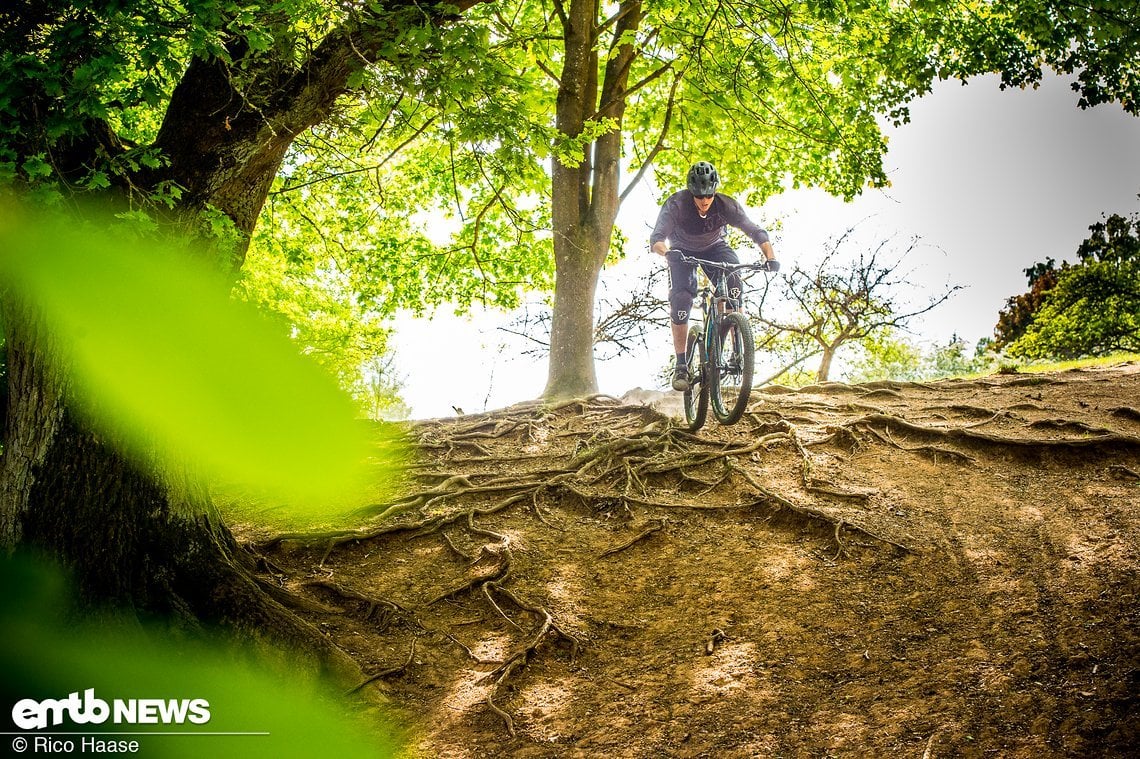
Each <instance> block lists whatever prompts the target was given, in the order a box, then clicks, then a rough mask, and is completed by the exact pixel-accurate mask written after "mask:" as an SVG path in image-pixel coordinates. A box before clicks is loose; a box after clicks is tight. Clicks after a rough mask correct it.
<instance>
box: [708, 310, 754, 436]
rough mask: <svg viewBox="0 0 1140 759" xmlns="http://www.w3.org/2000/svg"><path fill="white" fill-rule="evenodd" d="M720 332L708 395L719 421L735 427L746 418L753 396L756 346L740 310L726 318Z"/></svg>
mask: <svg viewBox="0 0 1140 759" xmlns="http://www.w3.org/2000/svg"><path fill="white" fill-rule="evenodd" d="M720 331H721V336H722V337H721V340H720V350H719V353H720V355H719V356H717V357H715V358H714V359H711V360H710V363H711V362H712V361H713V360H715V363H716V382H712V383H710V387H709V395H710V400H711V401H712V410H713V416H715V417H716V419H717V421H718V422H720V423H721V424H736V423H737V422H738V421H740V417H742V416H744V410H745V409H746V408H747V407H748V396H749V395H750V394H751V393H752V370H753V365H754V364H755V361H756V346H755V345H754V344H753V342H752V327H751V325H749V323H748V319H747V317H745V316H744V314H742V313H740V312H738V311H733V312H731V313H727V314H725V315H724V317H723V318H722V319H721V330H720Z"/></svg>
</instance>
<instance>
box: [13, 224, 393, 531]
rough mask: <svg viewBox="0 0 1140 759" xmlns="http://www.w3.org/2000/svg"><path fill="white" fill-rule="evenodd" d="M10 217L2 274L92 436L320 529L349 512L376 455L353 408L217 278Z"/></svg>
mask: <svg viewBox="0 0 1140 759" xmlns="http://www.w3.org/2000/svg"><path fill="white" fill-rule="evenodd" d="M5 215H6V216H7V217H8V221H7V222H6V223H5V225H4V226H3V227H2V228H0V235H2V238H3V239H2V245H0V251H2V255H0V273H2V274H3V279H4V281H5V282H6V283H8V285H9V286H10V287H11V288H13V297H14V298H15V299H16V301H17V302H23V303H27V304H30V307H31V308H33V309H34V312H35V313H36V314H37V315H38V318H40V319H42V320H43V322H44V324H45V325H46V327H47V329H48V330H49V331H50V334H51V335H52V344H54V345H56V346H57V347H58V349H57V353H56V354H54V355H51V356H50V357H51V358H55V359H58V360H60V366H61V367H63V368H64V369H65V370H66V371H68V372H70V373H71V382H72V384H73V388H74V392H75V394H76V396H77V398H78V399H79V410H80V411H81V412H83V413H84V414H85V415H86V416H87V417H88V419H89V420H90V423H91V424H93V425H96V426H97V428H98V429H100V430H101V431H102V432H103V433H104V434H106V435H107V436H108V437H109V438H110V439H112V440H115V441H117V442H118V444H119V445H121V446H122V447H123V448H124V449H125V450H126V451H128V452H129V453H132V454H134V455H135V456H137V457H139V458H140V459H141V460H143V461H149V457H150V456H152V455H153V453H154V448H155V447H156V446H157V448H158V455H159V456H160V457H161V458H162V460H163V461H164V462H166V463H169V464H171V465H172V466H177V465H179V464H181V463H182V462H183V461H184V460H187V459H188V460H189V461H190V463H192V464H194V465H197V466H198V467H200V469H201V471H202V472H203V473H204V474H206V475H207V476H209V477H211V478H213V479H215V480H220V481H222V482H226V483H239V484H244V485H247V486H249V487H250V488H253V489H255V490H257V491H259V492H262V493H267V494H271V495H273V496H275V497H278V498H282V499H285V500H286V501H287V502H290V503H294V504H299V505H308V506H312V507H317V509H318V511H317V512H314V513H319V514H320V515H321V516H323V517H326V516H329V513H328V509H330V508H333V504H337V503H342V502H341V501H340V500H338V499H349V500H347V501H345V502H343V503H344V504H347V505H352V504H351V499H350V496H351V495H353V494H356V493H358V491H357V490H356V489H357V488H359V487H361V486H362V485H363V484H364V469H363V463H364V460H365V457H366V456H368V455H370V454H371V455H375V454H374V451H371V450H369V448H368V447H367V446H368V445H369V443H368V442H367V441H366V439H365V436H364V430H363V429H361V428H360V427H359V425H358V423H356V422H354V421H353V417H354V410H353V408H352V406H351V404H350V402H349V401H348V399H347V398H346V397H345V396H344V395H343V394H342V393H340V392H339V391H337V390H336V388H335V387H334V386H333V384H332V383H331V382H330V381H329V378H328V376H327V375H326V374H324V373H323V372H321V371H320V370H319V369H318V368H317V367H316V366H314V365H313V364H312V363H311V362H308V361H305V360H302V359H301V358H300V357H298V356H297V354H296V350H295V348H294V347H293V346H291V345H290V344H289V342H288V341H287V340H286V339H285V338H284V337H283V336H282V335H280V334H278V333H277V331H276V330H274V329H271V328H270V327H269V326H268V325H267V324H266V323H265V322H264V320H263V319H261V318H260V317H258V316H256V315H255V314H252V313H250V312H248V309H244V308H238V307H237V306H236V304H234V303H233V302H232V301H230V300H229V299H228V298H227V297H226V292H227V289H228V288H227V287H226V286H225V284H224V283H223V282H221V281H219V279H218V277H217V276H215V275H210V274H207V273H205V272H204V270H203V269H202V268H201V267H200V266H198V265H195V264H194V263H193V262H192V261H191V260H190V259H189V257H188V255H187V252H186V251H184V250H180V249H177V248H175V247H173V246H158V245H156V243H155V242H154V241H152V240H141V239H138V238H133V239H132V238H127V237H124V236H122V235H115V234H111V233H108V232H106V231H104V230H101V229H99V228H98V227H97V226H94V225H83V224H76V223H75V222H74V221H72V222H70V224H69V225H68V226H67V227H64V226H62V225H63V224H64V223H65V222H64V221H63V220H60V219H51V218H46V217H33V216H26V215H21V213H20V211H19V210H18V209H16V208H14V207H8V208H7V209H5ZM109 304H113V307H109ZM299 399H302V400H303V402H302V403H298V400H299ZM395 455H397V451H396V449H395V448H394V447H391V446H390V447H389V448H388V449H387V450H386V451H385V452H382V453H381V457H382V458H383V459H385V460H386V461H388V462H389V465H390V463H391V462H392V460H393V459H392V457H393V456H395Z"/></svg>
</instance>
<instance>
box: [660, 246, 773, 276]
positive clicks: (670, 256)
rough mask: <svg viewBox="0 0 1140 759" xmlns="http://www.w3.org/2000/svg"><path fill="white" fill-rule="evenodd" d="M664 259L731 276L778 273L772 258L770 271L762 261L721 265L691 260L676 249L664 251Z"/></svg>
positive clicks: (767, 262) (767, 265)
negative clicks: (744, 272) (750, 272)
mask: <svg viewBox="0 0 1140 759" xmlns="http://www.w3.org/2000/svg"><path fill="white" fill-rule="evenodd" d="M665 259H666V260H667V261H680V262H681V263H686V264H693V265H698V264H699V265H700V266H702V267H704V266H707V267H709V268H711V269H720V270H721V271H723V272H724V273H725V274H732V273H734V272H738V271H746V270H748V271H767V272H774V271H779V267H780V263H779V262H778V261H776V259H774V258H773V259H771V260H770V262H771V263H774V264H775V265H776V268H775V269H772V268H769V261H764V262H763V263H758V264H729V263H722V262H720V261H706V260H704V259H702V258H693V257H692V256H686V255H685V254H684V253H682V252H681V251H679V250H677V249H676V248H673V249H672V250H667V251H665Z"/></svg>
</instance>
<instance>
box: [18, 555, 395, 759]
mask: <svg viewBox="0 0 1140 759" xmlns="http://www.w3.org/2000/svg"><path fill="white" fill-rule="evenodd" d="M0 587H4V588H5V589H6V590H5V593H4V595H3V596H2V597H0V630H2V631H3V639H2V640H0V643H2V645H0V672H3V673H4V677H3V678H0V724H2V725H4V727H3V728H0V730H3V731H5V732H7V733H9V734H8V735H6V736H5V738H4V743H3V744H0V745H3V746H4V748H5V749H7V746H8V745H10V742H11V741H13V740H14V737H13V734H19V735H20V737H24V738H26V739H27V740H28V741H33V740H34V738H35V736H36V735H37V734H39V735H41V736H42V735H44V734H51V733H57V735H56V736H55V737H56V738H57V739H61V740H62V739H66V740H71V741H73V742H74V744H75V747H76V751H75V753H79V748H80V743H81V741H82V739H83V737H87V738H94V739H99V740H134V741H138V743H139V750H138V754H137V755H139V756H147V757H163V758H164V759H165V758H167V757H201V756H217V757H228V756H234V757H239V756H240V757H242V758H243V759H247V758H249V757H262V756H264V757H316V756H335V757H388V756H394V755H395V754H396V749H395V747H394V746H393V745H392V742H391V740H390V738H389V737H387V736H389V735H391V733H392V730H391V729H390V728H389V726H386V725H373V726H371V727H370V728H369V729H368V730H365V729H364V728H363V726H362V723H361V722H354V721H351V720H350V719H348V718H347V717H346V716H345V711H346V708H345V706H346V705H345V703H344V701H343V700H341V699H340V698H339V697H337V696H335V695H333V692H332V691H331V689H330V688H329V687H328V686H327V684H323V683H321V682H320V681H318V680H316V678H315V677H309V678H305V677H304V676H302V675H300V674H298V667H297V666H296V660H295V658H294V657H290V656H288V655H287V654H283V653H281V652H266V651H264V650H260V651H257V652H254V651H251V650H248V649H241V648H238V647H236V646H234V645H232V644H229V643H226V642H223V641H213V642H212V644H211V645H207V644H206V643H205V642H192V641H186V640H179V639H176V638H174V637H172V636H170V635H168V634H166V633H164V632H162V631H161V630H154V629H144V628H140V627H139V626H138V624H137V622H135V623H128V622H125V621H123V622H120V621H118V620H115V619H111V620H108V619H102V620H101V621H99V622H87V623H82V624H78V625H77V624H75V622H74V620H73V619H71V618H70V612H71V609H70V601H69V597H68V587H67V584H66V582H65V581H64V580H63V578H62V577H61V575H60V573H59V572H58V571H56V570H54V569H53V568H51V567H49V566H46V565H40V564H38V563H35V562H32V561H29V560H27V559H26V558H23V557H16V558H5V559H3V560H0ZM9 589H10V590H9ZM267 654H268V655H267ZM274 656H277V657H278V658H277V659H276V661H274V659H273V657H274ZM275 669H279V670H281V671H279V672H274V671H273V670H275ZM285 672H288V673H289V674H288V675H286V674H284V673H285ZM88 689H92V690H94V693H93V694H92V695H93V697H94V698H98V699H101V700H103V701H105V702H107V703H108V704H109V705H110V704H113V702H114V701H115V700H116V699H119V700H123V701H129V700H131V699H136V700H138V699H159V700H163V701H170V700H173V701H177V702H180V701H184V700H185V701H192V700H195V699H201V700H202V701H204V702H206V706H204V707H203V706H202V705H201V704H199V705H198V710H199V713H201V712H202V711H203V710H204V711H208V714H209V719H208V721H207V722H204V723H202V722H201V721H200V720H199V722H198V723H195V722H192V721H189V720H187V721H185V722H183V723H181V724H178V723H176V722H175V723H170V724H164V723H163V722H161V721H159V722H157V724H129V723H122V724H115V722H114V719H113V718H108V719H107V721H105V722H102V723H91V724H76V723H75V722H74V721H73V720H71V719H70V718H69V717H68V716H66V715H65V716H64V717H63V722H62V723H61V724H60V725H58V726H51V725H50V723H49V727H48V728H47V729H45V730H33V731H24V730H21V729H20V728H19V727H18V726H17V725H16V724H15V723H14V721H13V719H12V711H13V706H14V705H15V704H16V703H18V702H20V701H22V700H23V699H34V700H36V701H42V700H43V699H66V698H67V697H68V696H69V694H71V693H78V694H79V698H80V699H82V698H84V695H85V691H87V690H88ZM58 733H73V734H72V735H67V736H60V735H58ZM120 733H139V734H137V735H122V734H120ZM159 733H166V734H159ZM170 733H180V734H179V735H173V734H170ZM218 733H241V734H240V735H218ZM27 753H32V751H28V752H27ZM87 753H90V752H87Z"/></svg>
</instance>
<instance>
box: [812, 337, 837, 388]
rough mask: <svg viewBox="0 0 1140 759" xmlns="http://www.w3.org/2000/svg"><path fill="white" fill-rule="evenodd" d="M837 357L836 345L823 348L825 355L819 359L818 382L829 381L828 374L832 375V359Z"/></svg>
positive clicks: (816, 375)
mask: <svg viewBox="0 0 1140 759" xmlns="http://www.w3.org/2000/svg"><path fill="white" fill-rule="evenodd" d="M834 358H835V347H834V346H830V345H829V346H826V347H824V349H823V357H822V358H821V359H820V360H819V370H818V371H817V372H816V373H815V379H816V381H817V382H827V378H828V376H830V375H831V361H832V359H834Z"/></svg>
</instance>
